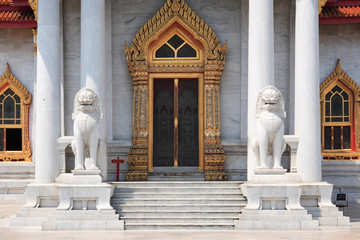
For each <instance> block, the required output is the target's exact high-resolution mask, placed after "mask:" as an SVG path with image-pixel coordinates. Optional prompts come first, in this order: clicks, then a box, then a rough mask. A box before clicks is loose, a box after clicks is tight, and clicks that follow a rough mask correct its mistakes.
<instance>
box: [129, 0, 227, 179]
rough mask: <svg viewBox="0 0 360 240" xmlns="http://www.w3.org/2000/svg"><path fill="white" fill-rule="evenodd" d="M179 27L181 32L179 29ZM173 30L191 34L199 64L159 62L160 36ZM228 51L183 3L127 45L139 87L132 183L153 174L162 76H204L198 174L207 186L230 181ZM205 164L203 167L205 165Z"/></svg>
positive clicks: (167, 8)
mask: <svg viewBox="0 0 360 240" xmlns="http://www.w3.org/2000/svg"><path fill="white" fill-rule="evenodd" d="M176 26H180V27H178V28H176ZM169 29H170V30H169ZM174 29H175V30H174ZM179 29H180V30H179ZM183 29H185V30H183ZM172 30H174V31H180V32H181V31H186V34H185V33H184V36H185V35H186V36H189V35H191V36H190V37H189V39H195V40H194V41H193V43H194V42H195V41H197V42H199V44H198V45H197V43H194V47H195V48H196V49H197V50H198V51H199V56H200V58H198V59H189V60H187V59H182V60H179V59H173V60H169V61H167V60H166V61H156V60H155V61H154V60H153V56H154V55H152V54H153V51H154V49H153V46H154V44H153V43H154V42H156V41H160V40H159V36H161V34H165V33H166V34H170V32H171V31H172ZM180 35H181V33H180ZM189 41H190V40H189ZM191 41H192V40H191ZM160 43H161V42H160ZM152 44H153V45H152ZM155 44H156V43H155ZM161 44H162V43H161ZM195 45H196V46H195ZM200 45H201V46H200ZM151 46H152V47H151ZM226 51H227V44H226V43H225V44H224V45H222V44H221V42H220V41H219V39H218V38H217V36H216V34H215V33H214V32H213V31H212V29H211V28H210V27H209V26H208V25H207V24H206V23H205V22H204V21H203V20H202V19H200V17H199V16H197V15H196V13H195V12H193V11H192V10H191V9H190V7H189V6H188V5H187V4H186V3H185V1H184V0H167V1H166V2H165V4H164V5H163V7H162V8H161V9H160V10H159V11H158V12H157V13H156V14H155V15H154V17H152V18H151V19H150V20H149V21H148V22H147V23H146V24H145V25H144V26H143V27H142V28H141V29H140V31H139V32H138V33H137V34H136V36H135V38H134V40H133V42H132V43H131V45H130V46H128V45H127V44H126V43H125V55H126V59H127V63H128V68H129V72H130V74H131V76H132V79H133V85H134V99H133V103H134V105H133V137H132V147H131V150H130V152H129V154H128V163H129V166H130V167H129V173H128V174H127V177H126V178H127V180H130V181H139V180H146V179H147V173H148V171H152V164H153V161H152V146H153V143H152V138H151V136H152V135H151V134H152V130H153V129H152V127H153V125H152V114H153V112H152V106H150V104H149V101H150V102H151V101H152V100H151V99H152V95H151V94H152V93H151V91H152V85H151V84H152V83H151V81H150V80H149V79H150V75H151V74H154V73H156V74H157V76H158V74H169V73H174V74H175V75H176V74H177V75H180V76H185V75H184V74H189V73H191V74H194V73H196V74H200V75H201V77H200V78H201V79H202V80H201V82H202V84H203V85H201V87H200V88H199V89H203V90H202V91H200V93H199V96H204V97H203V98H202V99H203V100H204V104H201V106H203V108H204V109H201V113H203V114H204V118H205V119H203V117H200V118H199V119H200V121H204V124H202V123H201V124H200V125H201V128H200V127H199V129H203V130H202V131H203V132H201V134H200V136H203V137H204V138H203V139H201V138H200V139H199V142H200V143H199V144H200V148H199V149H202V150H199V151H200V152H199V156H201V157H199V158H200V160H199V170H201V171H204V172H205V179H206V180H225V179H226V174H225V173H224V171H223V165H224V162H225V153H224V151H223V148H222V146H221V140H220V104H219V83H220V76H221V74H222V72H223V70H224V66H225V55H226ZM181 74H183V75H181ZM175 75H172V77H174V76H175ZM205 89H206V90H205ZM150 98H151V99H150ZM199 98H201V97H199ZM201 101H202V100H201ZM199 107H200V105H199ZM207 123H209V124H207ZM202 126H204V127H202ZM201 146H203V147H201ZM201 159H203V160H202V161H204V162H201Z"/></svg>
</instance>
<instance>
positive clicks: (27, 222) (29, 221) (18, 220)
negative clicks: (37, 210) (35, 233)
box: [10, 216, 48, 226]
mask: <svg viewBox="0 0 360 240" xmlns="http://www.w3.org/2000/svg"><path fill="white" fill-rule="evenodd" d="M47 220H48V217H47V216H46V217H15V218H11V219H10V226H41V225H42V224H43V222H45V221H47Z"/></svg>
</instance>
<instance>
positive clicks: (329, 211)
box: [306, 207, 343, 218]
mask: <svg viewBox="0 0 360 240" xmlns="http://www.w3.org/2000/svg"><path fill="white" fill-rule="evenodd" d="M306 210H307V211H308V213H310V214H311V215H312V216H313V217H314V218H319V217H342V216H343V212H342V211H339V210H338V208H337V207H329V208H326V207H324V208H319V207H306Z"/></svg>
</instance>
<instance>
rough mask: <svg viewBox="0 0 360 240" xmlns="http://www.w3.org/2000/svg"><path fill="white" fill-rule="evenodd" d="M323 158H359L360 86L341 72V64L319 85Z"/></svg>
mask: <svg viewBox="0 0 360 240" xmlns="http://www.w3.org/2000/svg"><path fill="white" fill-rule="evenodd" d="M320 91H321V123H322V124H321V125H322V129H321V132H322V155H323V158H324V160H352V159H358V153H357V151H358V150H359V146H357V145H358V144H357V143H358V142H359V141H358V139H359V134H358V132H359V130H358V129H357V128H358V127H357V126H355V122H356V116H357V114H356V112H357V108H358V107H359V106H357V104H358V103H357V101H355V96H357V95H358V93H359V91H360V88H359V86H358V85H357V84H356V83H355V82H354V81H353V80H352V79H351V78H350V77H349V76H348V75H346V73H345V72H344V71H343V70H342V68H341V65H340V61H338V64H337V66H336V69H335V70H334V72H333V73H332V74H331V75H330V76H329V77H328V78H327V79H326V80H325V81H324V82H323V84H321V87H320Z"/></svg>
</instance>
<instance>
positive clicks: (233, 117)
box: [0, 0, 360, 194]
mask: <svg viewBox="0 0 360 240" xmlns="http://www.w3.org/2000/svg"><path fill="white" fill-rule="evenodd" d="M186 2H187V4H188V5H189V6H190V7H191V8H192V10H194V11H195V12H196V13H197V14H198V15H199V16H200V17H201V18H202V19H203V20H204V21H205V22H206V23H207V24H208V25H209V26H211V28H212V29H213V30H214V32H215V33H216V35H217V36H218V37H219V39H220V40H221V41H222V42H225V41H227V44H228V52H227V56H226V65H225V70H224V72H223V74H222V77H221V84H220V87H221V95H220V105H221V134H222V140H223V146H224V149H225V152H226V154H227V156H226V157H227V161H226V163H225V169H226V172H228V174H229V176H230V179H234V180H235V179H236V180H246V169H247V144H246V142H247V134H248V131H247V126H248V123H247V115H248V109H247V108H248V92H247V89H248V44H249V43H248V37H249V34H248V31H249V29H248V25H249V20H248V18H249V0H244V1H238V0H223V1H218V0H203V1H198V0H187V1H186ZM105 3H106V20H105V24H106V30H105V42H106V44H105V46H106V47H105V52H106V54H105V62H106V67H105V69H106V70H105V71H106V79H104V81H106V83H107V92H108V94H107V95H106V105H107V110H106V114H107V116H108V119H107V137H108V139H107V141H108V149H107V152H108V162H107V165H108V176H109V180H114V179H115V171H116V166H115V164H112V163H110V160H111V159H113V158H116V157H117V156H118V155H120V156H121V157H122V158H125V157H126V153H127V152H128V151H129V148H130V146H131V136H132V110H133V106H132V104H133V90H132V87H133V86H132V79H131V76H130V74H129V72H128V68H127V63H126V59H125V54H124V42H125V41H126V42H127V43H128V44H129V43H131V42H132V39H133V38H134V36H135V35H136V33H137V32H138V31H139V29H140V28H141V27H142V26H143V25H144V24H145V23H146V22H147V21H148V20H149V19H150V18H151V17H152V16H153V15H154V14H155V13H156V12H157V11H158V10H159V9H160V8H161V7H162V5H163V4H164V0H137V1H129V0H106V1H105ZM61 7H62V12H61V18H62V26H61V29H62V30H61V31H62V34H61V41H62V43H61V44H62V46H63V48H62V49H63V50H62V59H61V61H60V62H61V64H62V65H63V68H62V76H63V79H61V80H62V81H63V89H64V101H63V103H62V104H63V108H64V114H63V116H62V118H63V122H64V124H63V131H62V132H63V135H64V136H71V135H72V133H73V129H72V128H73V127H72V126H73V121H72V119H71V113H72V111H73V99H74V97H75V94H76V92H77V91H78V90H79V89H80V88H81V69H80V68H81V51H80V49H81V38H80V35H81V0H63V1H62V5H61ZM294 33H295V0H291V1H289V0H274V81H275V86H276V87H277V88H279V89H280V91H281V92H282V94H283V95H284V99H285V108H286V110H287V113H288V118H287V119H286V120H285V134H286V135H290V134H294V128H295V127H294V78H295V77H294V76H295V69H294V64H295V63H294V59H295V53H294V52H295V50H294V49H295V47H294V42H295V35H294ZM32 39H33V36H32V32H31V30H23V29H0V74H1V73H2V72H3V71H4V69H5V65H6V63H9V64H10V67H11V70H12V72H13V73H14V75H15V76H16V77H17V78H18V79H19V80H20V81H21V83H22V84H23V85H24V86H26V88H27V90H28V91H29V92H31V93H32V94H33V96H35V92H36V83H35V78H36V77H35V72H36V70H35V69H36V58H34V56H33V40H32ZM359 39H360V24H346V25H343V24H342V25H320V26H319V41H320V79H319V82H320V83H321V82H323V81H324V80H325V79H326V78H327V76H328V75H329V74H330V73H331V72H332V71H333V69H334V68H335V65H336V60H337V59H338V58H339V59H341V62H342V67H343V69H344V70H345V71H346V72H347V74H348V75H349V76H351V78H352V79H353V80H354V81H355V82H356V83H358V84H360V67H359V66H360V58H359V55H360V44H359V41H360V40H359ZM304 94H305V93H304ZM304 97H305V96H304ZM34 103H35V101H34V102H33V104H32V106H31V108H30V131H31V143H32V149H34V145H35V144H36V139H35V135H34V134H33V130H34V127H35V124H34V123H35V121H34V120H35V117H34V109H35V107H36V106H35V104H34ZM319 134H320V133H319ZM67 156H68V158H67V159H70V160H71V159H72V156H71V152H68V153H67ZM33 160H34V161H36V156H34V158H33ZM282 161H283V165H284V166H289V153H288V152H286V153H285V154H284V156H283V159H282ZM0 165H1V164H0ZM124 165H125V166H123V168H122V169H121V170H122V172H121V176H120V179H125V173H126V171H127V166H126V164H124ZM354 167H356V168H358V164H357V163H355V162H353V163H352V162H347V163H346V164H342V162H332V163H328V162H324V163H323V171H322V173H323V179H324V180H326V181H329V182H330V183H334V184H335V187H336V188H337V189H339V188H341V187H345V188H347V189H351V190H348V191H350V192H352V193H354V194H356V188H358V186H359V184H360V183H359V181H358V179H359V173H358V171H354V170H353V169H354ZM336 172H341V173H342V174H341V175H342V176H341V177H340V176H339V174H338V173H336ZM335 173H336V174H335ZM343 176H345V177H343Z"/></svg>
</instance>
